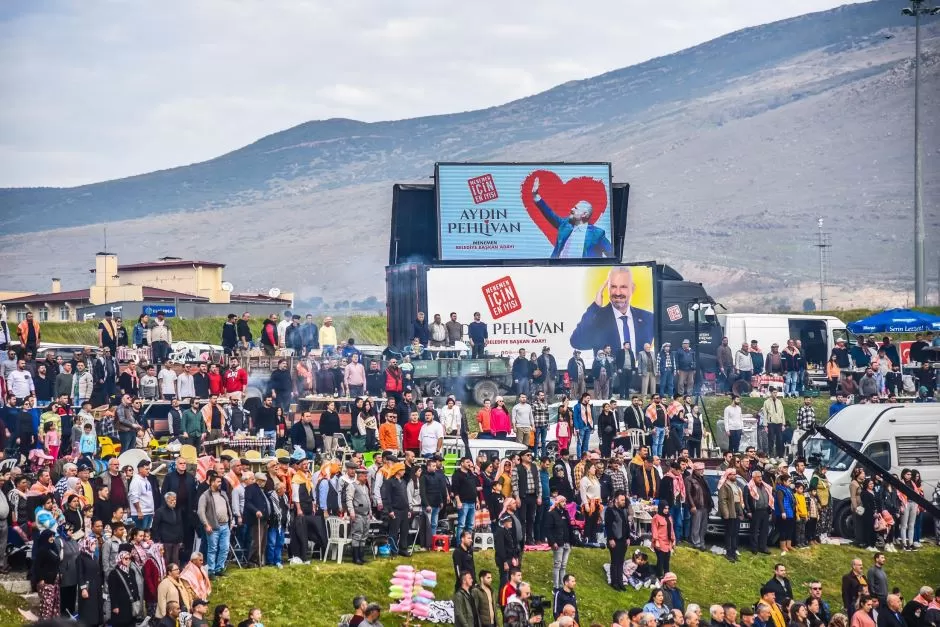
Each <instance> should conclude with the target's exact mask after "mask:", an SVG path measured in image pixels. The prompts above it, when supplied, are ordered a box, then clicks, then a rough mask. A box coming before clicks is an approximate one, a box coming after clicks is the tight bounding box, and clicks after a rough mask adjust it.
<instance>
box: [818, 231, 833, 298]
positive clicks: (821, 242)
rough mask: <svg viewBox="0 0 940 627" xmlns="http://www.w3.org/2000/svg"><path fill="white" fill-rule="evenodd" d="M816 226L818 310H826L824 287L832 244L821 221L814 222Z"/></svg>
mask: <svg viewBox="0 0 940 627" xmlns="http://www.w3.org/2000/svg"><path fill="white" fill-rule="evenodd" d="M816 226H818V227H819V238H818V239H817V242H816V248H818V249H819V310H820V311H825V310H826V301H827V300H829V299H828V298H826V285H827V284H828V283H829V249H830V248H832V243H831V242H830V241H829V233H826V232H825V231H823V219H822V218H819V219H818V220H816Z"/></svg>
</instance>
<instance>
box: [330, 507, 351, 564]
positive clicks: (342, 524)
mask: <svg viewBox="0 0 940 627" xmlns="http://www.w3.org/2000/svg"><path fill="white" fill-rule="evenodd" d="M348 528H349V527H348V525H347V521H346V520H345V519H343V518H340V517H338V516H329V517H327V519H326V534H327V543H326V551H324V552H323V561H324V562H325V561H326V560H328V559H329V557H330V549H332V548H335V549H336V563H337V564H342V563H343V551H344V550H345V549H346V545H347V544H352V539H351V538H349V537H348V535H347V530H348Z"/></svg>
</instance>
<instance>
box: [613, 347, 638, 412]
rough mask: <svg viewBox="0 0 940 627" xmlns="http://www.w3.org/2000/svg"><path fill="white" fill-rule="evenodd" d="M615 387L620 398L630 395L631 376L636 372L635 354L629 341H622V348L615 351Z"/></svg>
mask: <svg viewBox="0 0 940 627" xmlns="http://www.w3.org/2000/svg"><path fill="white" fill-rule="evenodd" d="M616 365H617V389H618V394H619V396H620V398H621V399H625V398H627V397H628V396H630V388H631V387H632V386H633V376H634V374H635V373H636V356H635V355H634V354H633V348H632V347H631V345H630V342H629V341H627V342H624V343H623V348H621V349H620V350H618V351H617V361H616Z"/></svg>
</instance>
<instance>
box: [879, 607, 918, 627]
mask: <svg viewBox="0 0 940 627" xmlns="http://www.w3.org/2000/svg"><path fill="white" fill-rule="evenodd" d="M921 607H923V606H921ZM924 613H925V614H926V613H927V612H926V611H924ZM878 627H907V621H906V620H904V615H903V614H901V612H898V613H897V615H895V613H894V612H892V611H891V610H889V609H888V608H887V606H885V607H879V608H878Z"/></svg>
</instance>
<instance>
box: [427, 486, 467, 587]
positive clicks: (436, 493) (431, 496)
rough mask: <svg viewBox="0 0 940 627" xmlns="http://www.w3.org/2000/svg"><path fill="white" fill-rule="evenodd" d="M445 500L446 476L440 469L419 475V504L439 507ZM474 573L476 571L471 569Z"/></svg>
mask: <svg viewBox="0 0 940 627" xmlns="http://www.w3.org/2000/svg"><path fill="white" fill-rule="evenodd" d="M446 501H447V478H446V477H445V476H444V473H442V472H440V471H435V472H426V473H424V474H422V475H421V505H423V506H425V507H441V506H443V505H444V503H445V502H446ZM473 572H474V573H476V571H473Z"/></svg>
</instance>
